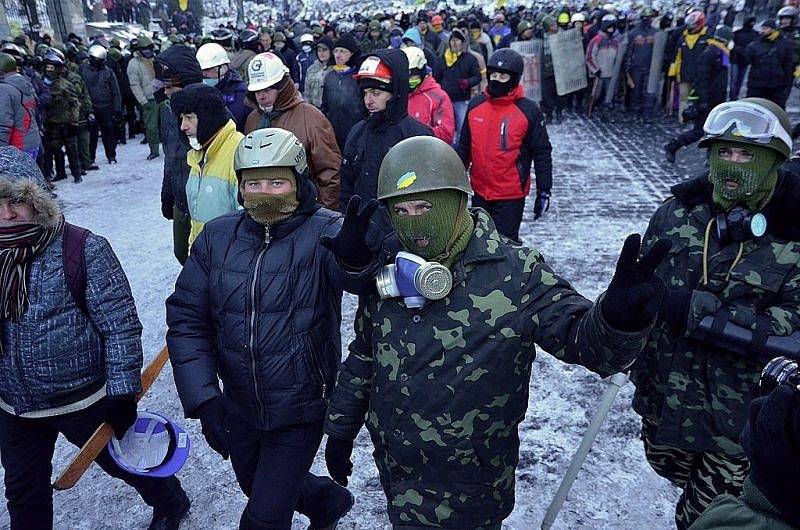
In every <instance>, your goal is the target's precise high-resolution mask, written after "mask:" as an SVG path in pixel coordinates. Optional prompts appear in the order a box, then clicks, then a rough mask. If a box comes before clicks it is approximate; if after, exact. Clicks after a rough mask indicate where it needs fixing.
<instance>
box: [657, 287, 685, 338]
mask: <svg viewBox="0 0 800 530" xmlns="http://www.w3.org/2000/svg"><path fill="white" fill-rule="evenodd" d="M691 301H692V290H691V289H686V288H680V289H668V290H667V292H666V294H665V295H664V298H663V299H662V300H661V308H660V309H659V310H658V312H659V314H660V315H661V320H663V321H664V322H666V323H667V325H668V326H669V327H670V328H672V330H673V331H675V332H676V333H678V334H679V335H683V333H684V332H685V331H686V321H687V320H688V319H689V302H691Z"/></svg>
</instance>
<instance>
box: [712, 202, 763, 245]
mask: <svg viewBox="0 0 800 530" xmlns="http://www.w3.org/2000/svg"><path fill="white" fill-rule="evenodd" d="M715 223H716V226H717V237H719V240H720V241H723V242H727V241H733V242H736V243H741V242H742V241H746V240H748V239H752V238H754V237H761V236H763V235H764V234H766V233H767V218H766V217H764V214H762V213H759V212H751V211H750V210H748V209H746V208H742V207H741V206H734V207H733V208H731V209H730V210H729V211H727V212H724V213H720V214H717V217H716V219H715Z"/></svg>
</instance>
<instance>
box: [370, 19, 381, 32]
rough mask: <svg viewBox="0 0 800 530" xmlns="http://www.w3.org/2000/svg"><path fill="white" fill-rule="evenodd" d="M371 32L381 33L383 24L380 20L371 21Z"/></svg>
mask: <svg viewBox="0 0 800 530" xmlns="http://www.w3.org/2000/svg"><path fill="white" fill-rule="evenodd" d="M369 30H370V31H380V30H381V23H380V21H378V20H371V21H370V23H369Z"/></svg>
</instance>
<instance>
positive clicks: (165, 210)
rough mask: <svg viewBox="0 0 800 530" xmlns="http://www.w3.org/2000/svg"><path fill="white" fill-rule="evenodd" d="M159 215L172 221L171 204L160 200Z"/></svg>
mask: <svg viewBox="0 0 800 530" xmlns="http://www.w3.org/2000/svg"><path fill="white" fill-rule="evenodd" d="M161 215H162V216H164V219H167V220H168V221H172V205H171V204H168V203H165V202H164V201H161Z"/></svg>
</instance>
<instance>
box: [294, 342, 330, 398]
mask: <svg viewBox="0 0 800 530" xmlns="http://www.w3.org/2000/svg"><path fill="white" fill-rule="evenodd" d="M301 344H302V346H303V347H302V350H303V351H302V355H301V359H302V361H303V363H304V365H305V373H306V374H307V375H308V377H309V379H310V380H311V381H312V382H313V383H314V386H315V388H317V389H319V390H320V391H321V396H322V398H323V399H327V398H328V397H329V396H330V394H331V391H332V390H333V380H334V377H335V373H334V371H333V370H332V369H331V367H330V366H329V363H328V362H327V360H326V358H327V355H326V352H325V345H326V344H327V343H326V342H325V341H319V340H317V339H316V338H315V337H314V336H313V335H312V334H311V333H308V334H305V335H303V337H302V341H301Z"/></svg>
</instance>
